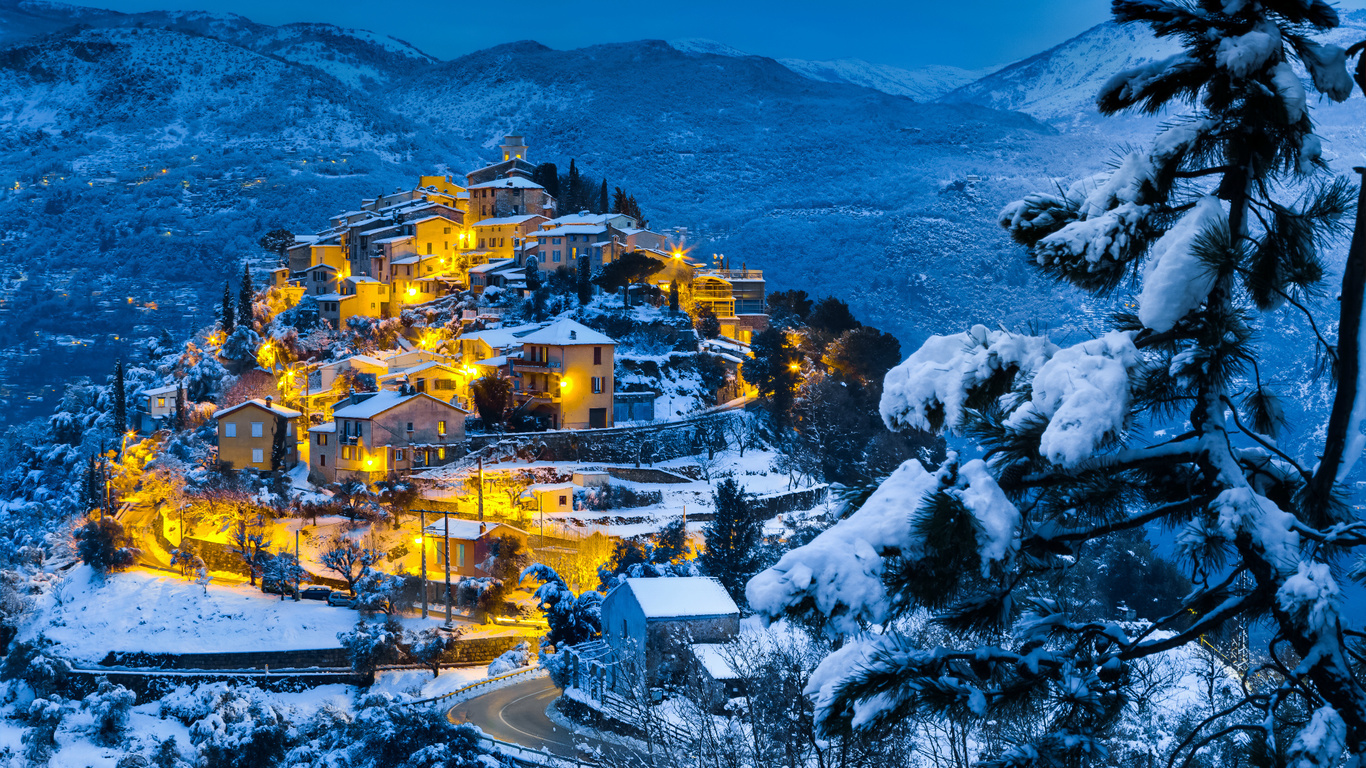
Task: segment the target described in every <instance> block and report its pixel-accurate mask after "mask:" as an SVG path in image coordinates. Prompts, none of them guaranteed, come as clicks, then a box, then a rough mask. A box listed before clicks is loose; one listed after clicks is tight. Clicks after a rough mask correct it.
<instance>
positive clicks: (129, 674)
mask: <svg viewBox="0 0 1366 768" xmlns="http://www.w3.org/2000/svg"><path fill="white" fill-rule="evenodd" d="M101 678H106V679H108V680H109V682H111V683H114V684H116V685H121V686H123V687H124V688H127V689H128V690H130V691H132V692H133V693H135V694H136V695H137V703H139V704H143V703H146V702H148V701H156V700H157V699H160V698H161V697H163V696H165V695H166V694H168V693H170V692H171V691H173V690H175V689H176V688H179V687H180V686H183V685H191V686H193V685H202V684H205V683H218V682H228V683H233V684H235V685H253V686H256V687H257V688H262V689H265V690H267V691H285V692H295V691H303V690H307V689H309V688H317V687H318V686H322V685H354V686H358V687H368V686H370V685H371V684H373V683H374V682H375V678H374V676H373V675H362V674H358V673H355V672H350V671H334V672H323V671H318V672H288V673H285V674H276V673H274V672H272V673H270V674H265V673H253V672H246V671H242V670H238V671H235V672H232V671H223V672H189V671H185V672H177V671H142V670H86V669H78V670H73V671H72V672H71V674H69V675H68V676H67V679H66V683H65V686H64V687H65V691H64V693H65V694H66V696H67V697H68V698H73V699H81V698H84V697H85V696H86V695H87V694H90V693H93V692H94V691H95V690H96V689H97V688H98V687H99V681H100V679H101Z"/></svg>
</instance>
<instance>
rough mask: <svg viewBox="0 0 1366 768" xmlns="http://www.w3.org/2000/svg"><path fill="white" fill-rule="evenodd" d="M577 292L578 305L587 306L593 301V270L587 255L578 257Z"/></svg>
mask: <svg viewBox="0 0 1366 768" xmlns="http://www.w3.org/2000/svg"><path fill="white" fill-rule="evenodd" d="M578 290H579V305H580V306H584V307H586V306H588V304H589V303H590V302H592V301H593V268H592V263H591V262H590V261H589V260H588V255H587V254H584V255H583V256H580V257H579V265H578Z"/></svg>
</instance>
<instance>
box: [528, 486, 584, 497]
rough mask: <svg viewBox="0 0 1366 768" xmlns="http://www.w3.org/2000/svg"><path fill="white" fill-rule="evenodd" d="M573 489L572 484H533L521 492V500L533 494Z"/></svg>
mask: <svg viewBox="0 0 1366 768" xmlns="http://www.w3.org/2000/svg"><path fill="white" fill-rule="evenodd" d="M574 488H575V485H574V484H573V483H535V484H533V485H528V486H527V487H526V490H525V491H522V495H521V498H523V499H529V498H531V494H533V493H551V492H553V491H566V490H573V489H574Z"/></svg>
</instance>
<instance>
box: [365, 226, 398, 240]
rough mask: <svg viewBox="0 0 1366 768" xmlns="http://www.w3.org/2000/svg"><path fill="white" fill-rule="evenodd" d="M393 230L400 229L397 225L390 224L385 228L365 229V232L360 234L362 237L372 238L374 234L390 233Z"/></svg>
mask: <svg viewBox="0 0 1366 768" xmlns="http://www.w3.org/2000/svg"><path fill="white" fill-rule="evenodd" d="M391 229H398V225H397V224H389V225H387V226H383V227H375V228H374V229H365V230H361V232H360V233H359V234H360V236H361V237H369V236H371V235H373V234H375V233H377V232H388V231H389V230H391Z"/></svg>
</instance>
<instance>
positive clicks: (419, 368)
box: [380, 360, 456, 379]
mask: <svg viewBox="0 0 1366 768" xmlns="http://www.w3.org/2000/svg"><path fill="white" fill-rule="evenodd" d="M433 368H445V369H446V370H448V371H450V372H451V373H455V372H456V370H455V366H453V365H447V364H446V363H440V362H437V361H435V360H430V361H428V362H425V363H422V364H421V365H415V366H413V367H411V368H402V369H400V370H397V371H390V372H389V373H386V374H384V375H383V376H381V377H380V378H381V379H396V378H398V377H400V376H407V375H409V374H412V373H422V372H423V371H429V370H431V369H433Z"/></svg>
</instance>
